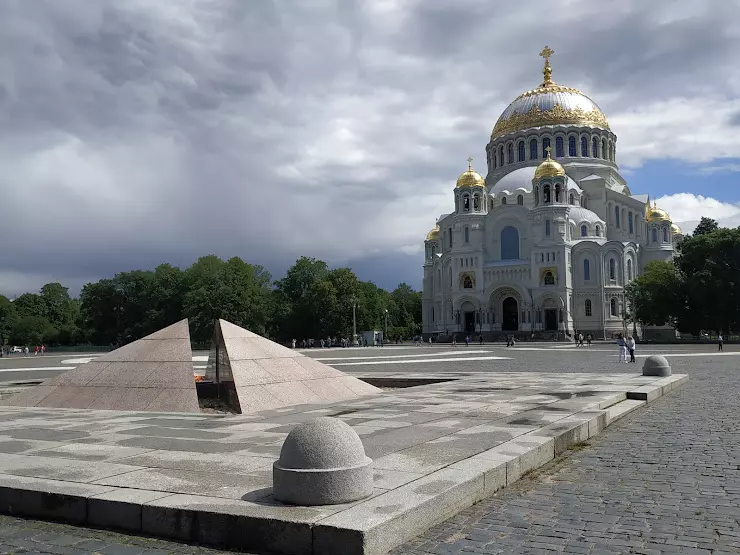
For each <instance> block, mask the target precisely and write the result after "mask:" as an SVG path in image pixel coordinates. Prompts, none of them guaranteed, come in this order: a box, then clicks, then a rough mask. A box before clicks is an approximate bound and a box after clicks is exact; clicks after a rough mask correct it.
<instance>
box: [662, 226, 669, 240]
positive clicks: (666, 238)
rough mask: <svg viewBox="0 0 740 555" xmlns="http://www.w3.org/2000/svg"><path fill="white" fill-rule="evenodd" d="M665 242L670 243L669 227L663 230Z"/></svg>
mask: <svg viewBox="0 0 740 555" xmlns="http://www.w3.org/2000/svg"><path fill="white" fill-rule="evenodd" d="M663 242H664V243H667V242H668V228H667V227H664V228H663Z"/></svg>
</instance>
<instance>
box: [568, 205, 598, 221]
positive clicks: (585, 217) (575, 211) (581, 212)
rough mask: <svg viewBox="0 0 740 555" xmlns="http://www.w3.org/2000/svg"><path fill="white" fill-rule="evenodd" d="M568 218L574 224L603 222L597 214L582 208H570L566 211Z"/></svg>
mask: <svg viewBox="0 0 740 555" xmlns="http://www.w3.org/2000/svg"><path fill="white" fill-rule="evenodd" d="M568 218H569V219H570V220H571V221H572V222H573V223H574V224H582V223H589V224H598V223H603V222H604V220H602V219H601V217H600V216H599V215H598V214H596V213H595V212H592V211H591V210H589V209H588V208H583V207H582V206H571V207H570V210H568Z"/></svg>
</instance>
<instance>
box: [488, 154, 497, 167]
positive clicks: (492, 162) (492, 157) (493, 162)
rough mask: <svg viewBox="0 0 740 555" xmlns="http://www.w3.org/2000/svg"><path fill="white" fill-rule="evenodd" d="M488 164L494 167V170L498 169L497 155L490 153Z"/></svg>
mask: <svg viewBox="0 0 740 555" xmlns="http://www.w3.org/2000/svg"><path fill="white" fill-rule="evenodd" d="M488 163H489V165H491V166H492V167H493V169H494V170H495V169H496V155H495V154H492V153H490V152H489V153H488Z"/></svg>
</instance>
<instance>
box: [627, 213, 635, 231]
mask: <svg viewBox="0 0 740 555" xmlns="http://www.w3.org/2000/svg"><path fill="white" fill-rule="evenodd" d="M627 223H628V224H629V228H630V234H632V233H634V231H635V224H634V221H633V220H632V212H630V213H629V214H627Z"/></svg>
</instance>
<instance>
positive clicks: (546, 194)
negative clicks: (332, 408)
mask: <svg viewBox="0 0 740 555" xmlns="http://www.w3.org/2000/svg"><path fill="white" fill-rule="evenodd" d="M542 194H543V195H544V197H545V198H544V199H543V202H544V203H545V204H550V185H549V184H548V185H545V186H544V187H543V188H542Z"/></svg>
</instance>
